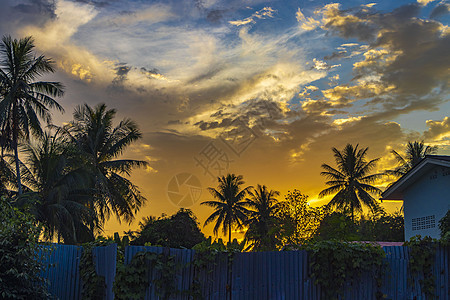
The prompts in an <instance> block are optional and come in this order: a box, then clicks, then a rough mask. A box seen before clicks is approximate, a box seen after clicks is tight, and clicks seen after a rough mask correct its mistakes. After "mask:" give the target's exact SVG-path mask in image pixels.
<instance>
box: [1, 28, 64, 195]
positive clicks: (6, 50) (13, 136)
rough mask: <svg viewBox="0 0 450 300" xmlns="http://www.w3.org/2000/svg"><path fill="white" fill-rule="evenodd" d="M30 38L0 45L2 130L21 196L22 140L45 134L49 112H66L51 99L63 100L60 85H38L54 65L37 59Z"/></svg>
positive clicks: (46, 82) (7, 41) (43, 83)
mask: <svg viewBox="0 0 450 300" xmlns="http://www.w3.org/2000/svg"><path fill="white" fill-rule="evenodd" d="M33 49H34V42H33V39H32V38H31V37H26V38H23V39H20V40H17V39H14V40H13V39H12V38H11V37H10V36H4V37H3V39H2V42H1V43H0V99H1V101H0V126H1V134H2V136H3V138H4V139H7V140H9V141H10V144H11V148H12V149H13V151H14V157H15V163H16V180H17V189H18V194H19V195H20V194H22V184H21V177H20V162H19V154H18V143H19V139H25V140H28V138H29V136H30V132H31V133H32V134H34V135H36V136H39V135H41V134H42V128H41V123H40V121H39V118H42V119H44V120H46V121H47V122H50V121H51V114H50V111H49V108H56V109H57V110H59V111H63V108H62V106H60V105H59V104H58V102H56V101H55V100H54V99H53V98H52V97H60V96H62V95H63V94H64V89H63V86H62V84H61V83H59V82H48V81H35V80H36V79H37V78H38V77H40V76H41V75H44V74H45V73H53V72H54V71H55V70H54V68H53V62H52V61H51V60H50V59H48V58H45V57H44V56H43V55H41V56H38V57H35V55H34V52H33ZM2 150H3V145H2Z"/></svg>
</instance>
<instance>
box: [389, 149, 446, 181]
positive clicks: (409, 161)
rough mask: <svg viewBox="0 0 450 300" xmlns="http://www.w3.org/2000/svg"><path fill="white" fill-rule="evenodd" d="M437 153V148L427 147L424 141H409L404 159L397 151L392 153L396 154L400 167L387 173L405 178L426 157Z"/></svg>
mask: <svg viewBox="0 0 450 300" xmlns="http://www.w3.org/2000/svg"><path fill="white" fill-rule="evenodd" d="M436 151H437V147H436V146H434V147H432V146H426V145H425V144H424V142H423V141H420V142H418V141H414V142H410V141H408V144H406V148H405V156H404V157H403V156H402V155H400V154H399V153H398V152H397V151H395V150H392V151H391V153H392V154H394V156H395V159H396V160H397V162H398V164H399V166H398V167H397V168H395V169H394V170H389V171H387V173H388V174H389V175H394V176H396V177H400V176H403V175H405V174H406V173H407V172H408V171H409V170H411V169H412V168H413V167H414V166H415V165H417V164H418V163H419V162H420V161H421V160H422V159H423V158H425V156H426V155H428V154H433V153H436Z"/></svg>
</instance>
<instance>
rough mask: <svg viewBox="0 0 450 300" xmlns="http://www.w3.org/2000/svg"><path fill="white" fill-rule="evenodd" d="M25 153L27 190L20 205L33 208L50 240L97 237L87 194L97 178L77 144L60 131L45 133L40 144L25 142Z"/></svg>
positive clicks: (91, 238)
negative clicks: (83, 161)
mask: <svg viewBox="0 0 450 300" xmlns="http://www.w3.org/2000/svg"><path fill="white" fill-rule="evenodd" d="M23 153H24V154H25V157H26V163H27V164H26V166H25V165H22V177H23V178H22V180H23V182H24V193H23V194H22V195H21V196H19V197H18V200H17V205H19V206H24V205H26V206H28V207H29V208H30V211H31V212H32V213H33V214H34V216H35V218H36V220H37V221H38V222H39V224H40V225H41V226H42V228H43V234H44V238H45V239H47V240H50V241H51V240H53V239H54V238H55V237H58V242H59V239H60V238H62V239H63V240H64V242H65V243H70V244H73V243H79V242H86V241H90V240H93V239H94V233H93V231H94V229H95V228H96V225H97V224H98V221H97V220H96V214H95V211H94V210H93V209H92V207H93V206H92V205H89V204H90V203H88V201H89V199H90V197H89V196H88V193H87V190H88V188H89V186H91V185H92V181H93V180H92V177H91V176H90V174H89V172H88V171H87V170H86V169H85V168H83V166H82V161H81V158H80V156H79V155H78V153H77V152H76V149H74V147H73V145H71V144H70V143H67V141H66V140H65V139H64V138H62V137H61V136H60V135H59V134H58V133H56V134H54V135H50V133H48V132H44V133H43V135H42V137H40V138H39V139H38V140H37V143H35V144H26V145H24V146H23Z"/></svg>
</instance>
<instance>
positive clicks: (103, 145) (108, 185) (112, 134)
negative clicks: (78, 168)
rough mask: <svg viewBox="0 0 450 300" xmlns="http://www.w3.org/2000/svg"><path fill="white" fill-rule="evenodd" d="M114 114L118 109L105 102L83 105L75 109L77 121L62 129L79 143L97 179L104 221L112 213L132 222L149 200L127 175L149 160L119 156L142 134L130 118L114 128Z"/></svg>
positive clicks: (98, 205)
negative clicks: (108, 105) (91, 105)
mask: <svg viewBox="0 0 450 300" xmlns="http://www.w3.org/2000/svg"><path fill="white" fill-rule="evenodd" d="M115 115H116V110H115V109H107V108H106V105H105V104H99V105H97V106H96V107H94V108H92V107H90V106H89V105H87V104H84V105H82V106H78V107H76V108H75V111H74V114H73V118H74V120H73V121H72V122H70V123H69V124H68V125H66V126H65V127H64V128H63V129H64V130H65V132H66V134H67V136H68V137H69V138H70V139H71V140H72V141H73V142H74V143H75V144H76V145H77V146H78V148H79V150H80V151H81V153H82V156H83V158H84V160H85V161H84V164H85V165H86V166H87V167H88V168H89V170H90V172H91V173H92V174H93V176H94V178H95V186H94V190H95V197H94V203H95V207H96V208H97V213H98V217H99V219H100V220H101V221H102V222H104V221H105V220H106V219H108V218H109V216H110V215H111V213H112V214H114V215H116V216H117V219H118V220H119V221H121V219H124V220H125V221H127V222H128V223H131V221H132V220H133V219H134V214H135V213H136V212H137V211H138V210H139V209H140V208H141V207H142V205H143V204H144V203H145V201H146V199H145V197H144V196H142V195H141V193H140V191H139V188H138V187H137V186H136V185H134V184H133V183H132V182H131V181H130V180H129V179H127V178H126V177H125V176H129V175H130V174H131V171H132V170H133V168H136V167H143V166H146V165H147V163H146V162H145V161H141V160H132V159H119V158H118V157H119V156H120V155H121V154H122V153H123V151H124V150H125V149H126V147H127V146H129V145H130V144H132V143H133V142H135V141H137V140H138V139H140V138H141V137H142V134H141V132H140V131H139V129H138V126H137V124H136V123H135V122H133V121H132V120H130V119H124V120H122V121H120V123H119V124H118V125H117V126H116V127H114V126H113V119H114V116H115ZM124 175H125V176H124Z"/></svg>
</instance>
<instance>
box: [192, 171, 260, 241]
mask: <svg viewBox="0 0 450 300" xmlns="http://www.w3.org/2000/svg"><path fill="white" fill-rule="evenodd" d="M217 179H218V182H219V185H218V187H217V189H215V188H211V187H210V188H208V191H209V192H210V193H211V195H212V196H213V197H214V198H215V199H217V200H211V201H205V202H202V203H201V204H202V205H207V206H210V207H212V208H214V209H215V211H214V212H213V213H212V214H211V215H210V216H209V217H208V218H207V219H206V221H205V224H204V226H206V225H208V224H209V223H211V222H213V221H214V220H216V219H217V220H216V221H215V222H216V225H215V226H214V230H213V232H214V234H217V233H218V231H219V228H220V227H221V226H222V232H223V234H224V235H227V234H228V241H229V242H230V243H231V230H232V228H233V227H236V228H242V227H243V225H244V224H245V222H246V220H247V214H248V210H247V208H246V207H245V206H246V205H247V201H246V200H245V196H246V195H247V193H248V191H249V189H250V188H251V186H248V187H245V188H243V189H241V186H242V185H243V184H244V183H245V182H244V181H243V177H242V175H238V176H236V175H235V174H228V175H226V176H222V177H218V178H217Z"/></svg>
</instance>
